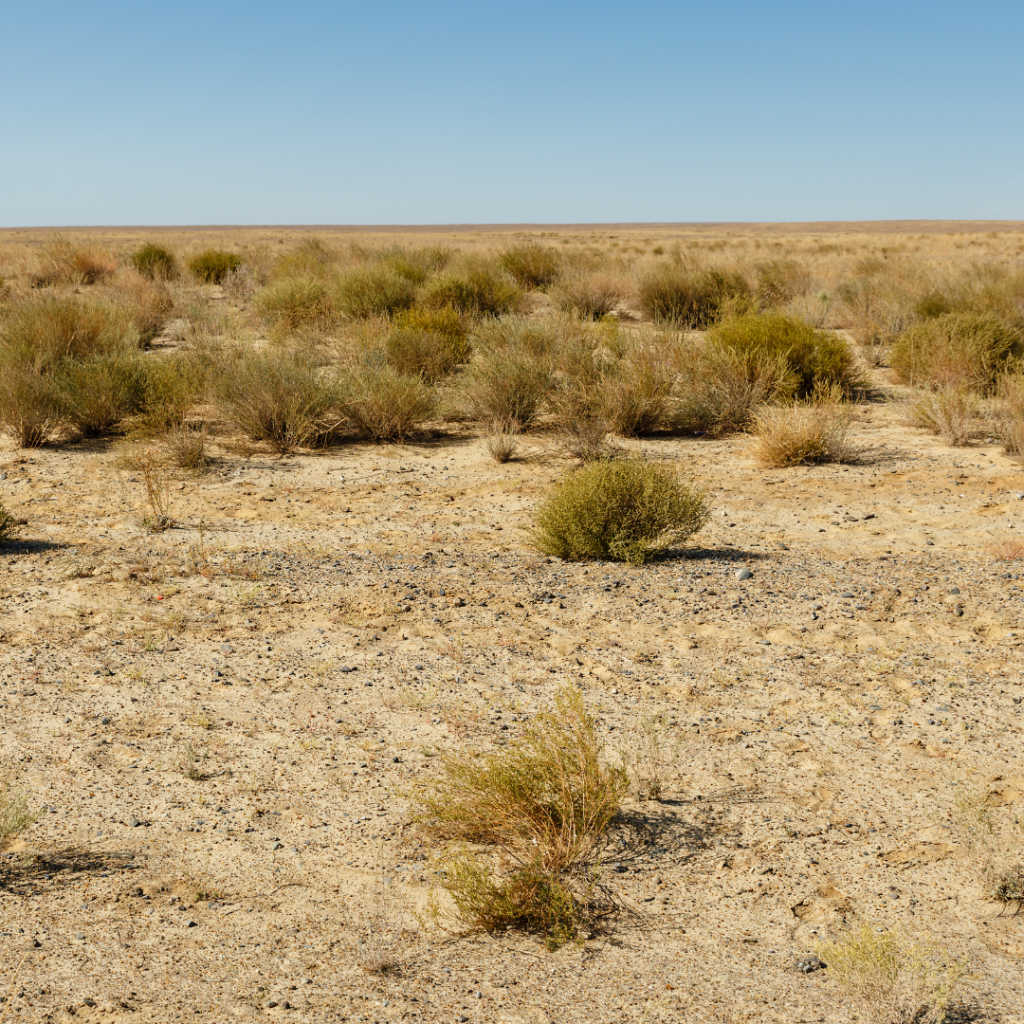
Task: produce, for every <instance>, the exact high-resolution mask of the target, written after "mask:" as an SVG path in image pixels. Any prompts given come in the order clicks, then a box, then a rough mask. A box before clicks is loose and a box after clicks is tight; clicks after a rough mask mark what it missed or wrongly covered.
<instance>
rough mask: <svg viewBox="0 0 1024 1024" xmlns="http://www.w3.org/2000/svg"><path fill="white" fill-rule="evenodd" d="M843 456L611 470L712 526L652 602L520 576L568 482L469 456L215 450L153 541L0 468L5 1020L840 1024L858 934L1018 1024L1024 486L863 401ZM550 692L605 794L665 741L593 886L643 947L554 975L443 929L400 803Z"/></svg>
mask: <svg viewBox="0 0 1024 1024" xmlns="http://www.w3.org/2000/svg"><path fill="white" fill-rule="evenodd" d="M797 227H800V228H801V230H804V231H806V232H807V233H808V234H809V235H811V234H812V233H813V230H815V229H816V226H806V225H805V226H797ZM832 227H833V228H835V229H836V230H840V229H841V228H836V226H832ZM987 228H991V230H996V228H995V227H992V226H986V225H981V226H971V230H977V231H981V230H985V229H987ZM367 230H369V229H367ZM411 230H412V229H410V231H411ZM641 230H642V231H645V232H650V233H651V234H652V236H655V237H662V236H661V234H660V233H659V232H657V231H654V230H653V229H651V228H650V227H645V228H643V229H639V228H638V229H637V233H638V234H639V233H640V232H641ZM695 230H696V229H695ZM822 230H824V228H822ZM851 230H852V229H851ZM871 230H872V231H877V232H879V233H884V230H885V229H884V228H880V227H873V228H871ZM903 230H908V231H918V232H926V231H927V230H928V228H927V227H924V226H921V225H911V226H908V225H904V226H903ZM965 230H966V228H965ZM1013 230H1015V231H1019V230H1020V228H1019V225H1018V226H1014V227H1013ZM275 232H277V233H279V234H280V235H281V239H282V244H283V240H284V239H285V238H286V237H291V236H290V235H286V233H285V232H281V231H279V229H266V231H265V232H264V233H263V234H262V235H260V234H259V232H258V231H257V229H253V235H254V237H255V236H257V235H259V237H261V238H264V237H266V238H270V237H271V236H272V235H273V234H274V233H275ZM168 233H169V232H168ZM235 233H236V234H238V232H237V231H236V232H235ZM302 233H308V232H292V234H293V235H295V236H296V237H298V235H299V234H302ZM93 234H96V232H93ZM16 235H17V233H16V232H9V233H7V234H6V235H5V238H6V239H7V240H8V241H11V240H15V239H14V236H16ZM111 235H112V236H116V237H117V238H120V239H128V238H130V237H131V232H130V231H128V230H124V229H116V230H115V229H111ZM479 237H480V243H481V244H492V243H493V241H494V238H493V237H492V235H490V234H488V233H487V232H484V231H481V232H479ZM609 237H614V236H609ZM665 237H672V235H671V233H665ZM950 239H952V240H950ZM1018 242H1019V236H1018ZM808 244H810V243H808ZM936 244H937V245H938V244H941V245H946V244H948V246H949V248H950V251H952V250H953V249H954V248H956V247H957V246H958V245H959V243H957V242H956V241H955V233H954V234H953V235H950V236H949V238H946V237H945V236H943V239H942V240H941V242H940V243H936ZM999 244H1002V243H999ZM1006 244H1007V245H1009V244H1011V243H1010V242H1009V241H1008V242H1007V243H1006ZM1014 244H1016V243H1014ZM876 376H877V378H878V379H877V383H878V385H879V388H880V391H881V392H882V393H884V392H885V391H886V390H887V389H889V388H891V385H890V384H889V383H888V382H887V379H885V378H884V372H883V371H878V372H877V373H876ZM854 440H855V441H856V442H857V443H859V444H860V445H862V446H863V450H864V454H863V459H862V461H861V463H860V464H858V465H852V466H847V467H842V466H827V467H818V468H810V469H809V468H797V469H787V470H775V471H765V470H764V469H762V468H760V467H758V466H757V465H756V463H755V462H754V460H753V457H752V450H751V442H750V440H749V439H747V438H744V437H735V438H730V439H727V440H723V441H708V440H698V439H679V438H670V439H668V438H666V439H651V440H645V441H642V442H623V444H625V445H627V446H628V447H631V448H633V449H634V450H637V451H643V453H644V454H645V455H646V456H648V457H649V458H652V459H661V460H667V461H669V462H672V463H676V464H679V465H681V466H683V467H686V468H687V469H688V470H689V471H690V472H692V474H693V475H694V476H695V477H696V478H697V480H698V481H699V482H701V483H702V484H703V485H704V486H706V487H707V488H708V489H709V490H710V491H711V492H712V494H713V500H714V503H715V507H716V512H715V515H714V518H713V521H712V523H711V525H709V526H708V527H706V528H705V529H704V530H703V531H702V532H701V533H699V534H698V535H697V536H696V537H695V538H694V539H693V542H692V543H691V544H690V546H688V547H687V548H686V549H683V550H679V551H673V552H670V553H669V555H668V557H666V558H664V559H662V560H659V561H657V562H655V563H654V564H653V565H650V566H647V567H645V568H641V569H635V568H630V567H625V566H621V565H613V564H590V565H574V564H564V563H561V562H558V561H556V560H551V559H547V558H544V557H542V556H538V555H537V554H536V553H534V552H533V551H532V550H531V548H530V547H529V544H528V534H527V531H528V528H529V525H530V510H531V508H532V507H533V505H534V504H535V503H536V501H537V500H538V498H539V497H540V496H541V494H542V493H543V492H544V491H545V490H546V488H547V487H548V486H549V484H550V483H551V482H552V481H554V480H556V479H557V478H559V477H560V476H561V474H562V472H563V471H564V468H565V463H564V462H563V461H561V460H558V459H552V458H550V457H549V456H545V457H544V458H541V457H539V456H537V455H534V456H531V455H530V453H529V452H527V454H526V456H525V457H523V458H521V459H519V460H517V461H513V462H511V463H508V464H507V465H503V466H501V465H497V464H495V463H494V462H493V461H492V460H491V458H490V457H489V456H488V454H487V452H486V449H485V446H484V443H483V441H482V440H481V439H480V438H479V437H478V436H477V435H476V434H475V433H474V432H472V431H469V430H464V429H463V428H458V427H452V426H447V427H445V428H443V431H440V432H439V434H438V436H437V437H436V438H435V439H433V440H428V441H424V442H422V443H414V444H406V445H402V446H392V447H374V446H367V445H350V446H347V447H341V448H337V449H334V450H333V451H330V452H327V453H321V454H309V455H302V456H295V457H290V458H284V459H278V458H275V457H271V456H268V455H261V454H251V453H250V454H240V453H239V452H238V451H237V450H233V449H232V448H231V447H230V446H229V445H225V446H223V447H222V448H220V449H218V451H217V453H216V454H217V461H216V462H215V464H214V468H213V471H212V472H211V473H209V474H207V475H206V476H203V477H199V478H190V477H182V478H180V479H178V478H176V479H175V480H174V482H173V485H172V492H171V497H172V504H171V513H172V515H173V517H174V519H175V521H176V524H177V525H176V526H175V527H174V528H173V529H170V530H168V531H166V532H164V533H159V534H155V535H154V534H148V533H146V532H145V531H144V530H143V529H141V528H140V526H139V525H138V519H139V517H140V516H141V515H142V514H143V513H144V511H145V504H144V496H143V491H142V481H141V480H139V479H135V478H133V477H132V475H131V472H130V471H127V470H119V469H118V464H117V449H116V446H113V445H110V444H107V443H96V442H81V443H77V444H70V445H64V446H59V447H53V448H46V449H40V450H34V451H27V452H18V451H16V450H15V449H14V448H13V447H11V446H10V445H9V444H8V443H7V442H4V443H3V447H2V448H0V498H2V500H3V502H4V503H5V504H6V505H7V507H8V508H9V509H10V510H11V511H12V512H13V513H14V514H15V515H16V516H18V517H20V518H24V519H25V520H27V526H26V527H25V528H24V529H23V530H22V533H21V536H20V538H19V540H18V541H17V542H16V543H13V544H10V545H8V546H6V547H4V548H2V549H0V684H2V685H0V723H2V727H0V765H11V766H13V767H14V768H15V770H16V775H17V778H18V781H19V783H20V784H23V785H25V786H27V787H29V788H30V789H31V791H32V793H33V798H34V801H35V805H36V806H39V804H40V803H41V804H44V805H45V808H46V809H45V811H44V813H42V815H41V817H40V819H39V822H38V823H37V824H36V825H35V826H33V827H32V828H31V829H29V830H28V831H27V832H25V833H24V834H23V835H22V837H21V839H19V840H18V841H17V842H16V843H15V844H14V846H13V847H11V848H10V849H9V850H8V851H7V852H6V853H5V854H3V855H0V995H3V996H6V995H7V994H8V993H10V1002H9V1003H8V1004H7V1005H5V1006H4V1008H3V1010H0V1020H4V1016H3V1014H4V1011H9V1013H8V1014H7V1017H6V1022H8V1024H9V1022H10V1021H65V1020H75V1021H82V1022H88V1021H104V1022H112V1021H122V1020H123V1021H138V1022H143V1021H161V1022H170V1021H195V1022H199V1021H202V1022H207V1021H209V1022H221V1021H225V1020H242V1021H247V1020H262V1019H283V1020H289V1021H296V1022H298V1021H309V1022H314V1021H315V1022H322V1021H359V1020H361V1021H365V1022H372V1021H377V1022H384V1021H398V1020H410V1021H413V1020H418V1021H425V1022H456V1021H467V1022H474V1024H476V1022H481V1024H483V1022H507V1024H542V1022H558V1024H562V1022H570V1024H571V1022H579V1024H583V1022H588V1024H589V1022H595V1024H596V1022H602V1024H604V1022H607V1024H615V1022H621V1021H638V1022H639V1021H646V1022H655V1021H665V1022H679V1021H686V1022H695V1024H696V1022H705V1021H707V1022H711V1021H714V1022H730V1024H731V1022H739V1021H750V1022H762V1021H763V1022H797V1021H803V1022H811V1021H820V1022H832V1021H839V1020H844V1019H847V1018H846V1015H845V1013H844V1012H843V1011H844V1007H843V1006H842V1004H841V997H840V994H839V990H838V988H837V986H836V984H835V982H834V981H831V980H830V979H829V977H828V972H827V970H826V971H820V970H819V971H815V972H813V973H810V974H803V973H801V972H799V971H797V970H796V969H795V964H796V962H797V960H799V959H800V958H801V957H804V956H806V955H807V953H808V951H809V949H810V948H811V946H812V944H813V942H814V941H815V939H816V937H817V936H818V935H825V934H826V933H827V932H828V931H829V929H830V928H834V927H836V926H837V925H839V924H841V923H842V922H843V921H844V920H850V919H853V918H854V917H859V918H862V919H864V920H867V921H869V922H871V923H872V924H874V925H878V926H879V927H891V926H893V925H897V924H900V925H902V926H903V927H904V928H905V929H906V931H907V932H908V933H909V934H911V935H915V936H921V937H925V938H930V939H931V940H934V941H935V942H936V943H938V944H939V945H941V946H944V947H946V948H947V949H948V950H949V952H950V953H951V954H953V955H962V954H965V953H966V954H970V955H971V956H972V957H973V960H974V975H973V978H972V979H971V980H970V982H969V983H968V985H967V991H966V997H967V1005H966V1006H965V1007H964V1008H962V1010H961V1016H960V1017H959V1018H957V1019H960V1020H975V1021H1000V1022H1003V1024H1014V1022H1016V1024H1021V1022H1024V984H1022V983H1021V968H1022V963H1024V914H1020V915H1017V916H1014V914H1013V912H1012V911H1013V908H1012V907H1011V908H1008V909H1003V910H1001V909H1000V907H999V905H998V904H994V903H992V902H987V901H986V900H985V899H984V898H983V886H982V880H981V877H980V874H979V871H978V868H979V866H980V864H981V862H982V859H983V854H984V850H989V849H1000V850H1004V849H1012V848H1013V845H1014V844H1016V848H1017V850H1018V851H1019V849H1020V846H1021V822H1022V821H1024V702H1022V698H1024V678H1022V673H1024V657H1022V644H1024V622H1022V609H1024V569H1021V565H1022V562H1021V561H1020V560H1019V559H1020V556H1021V555H1022V554H1024V536H1020V535H1021V534H1022V533H1024V517H1022V516H1021V512H1022V510H1024V500H1022V499H1024V474H1022V471H1021V466H1020V465H1019V464H1018V463H1016V462H1014V461H1012V460H1010V459H1008V458H1007V457H1006V456H1005V455H1003V454H1002V451H1001V447H1000V445H998V444H996V443H995V442H993V443H988V444H986V443H981V444H976V445H974V446H972V447H970V448H966V449H953V448H948V447H946V446H944V445H943V444H942V442H941V441H939V440H938V439H936V438H934V437H932V436H931V435H928V434H925V433H924V432H923V431H919V430H915V429H912V428H909V427H907V426H905V425H903V423H902V421H901V420H900V418H899V414H898V412H897V410H896V409H895V408H894V407H893V406H891V405H888V404H887V403H886V402H885V401H884V399H882V398H880V399H878V400H876V401H874V402H871V403H865V404H862V405H861V406H859V407H858V412H857V421H856V424H855V429H854ZM534 443H536V444H538V445H540V444H541V441H536V442H534ZM1018 539H1019V540H1020V541H1021V543H1020V546H1019V547H1018V548H1016V549H1015V548H1014V542H1015V541H1017V540H1018ZM997 553H1004V554H1005V553H1011V554H1013V553H1015V554H1016V556H1017V557H1016V559H1014V560H1000V559H997V558H996V557H995V555H996V554H997ZM742 569H748V570H749V571H750V573H751V574H752V575H751V576H750V578H749V579H745V580H741V579H739V578H738V575H737V573H738V572H739V571H740V570H742ZM567 682H571V683H573V684H575V685H579V686H580V687H582V688H583V692H584V694H585V696H586V699H587V701H588V702H589V704H590V706H591V707H592V708H593V709H595V710H596V711H598V712H599V715H600V722H601V727H602V729H603V730H605V732H606V738H607V744H608V748H609V751H610V752H611V753H612V754H614V753H615V752H616V751H618V750H620V749H622V748H624V747H625V748H629V747H630V746H632V745H635V744H636V742H637V741H638V740H637V737H638V735H639V732H640V728H641V723H642V722H643V720H644V719H645V717H646V716H650V715H651V714H652V713H661V714H664V715H665V716H666V718H667V720H668V721H669V722H670V723H671V733H672V737H673V738H672V740H671V742H670V743H669V744H667V746H666V753H665V756H666V760H667V762H668V763H667V766H666V768H665V772H666V775H667V785H666V792H665V794H664V797H663V799H662V800H661V801H660V802H651V801H648V802H638V801H633V800H631V801H630V802H628V803H627V806H626V815H625V821H624V823H623V824H622V826H621V827H620V830H619V832H618V835H619V836H620V837H621V838H620V841H619V845H618V846H617V847H616V848H615V849H614V851H613V853H612V855H610V856H609V858H608V860H607V863H606V864H605V867H604V872H605V879H606V881H607V882H608V884H609V885H610V886H611V887H612V888H613V889H614V891H615V892H616V893H617V894H618V896H619V898H620V900H621V902H622V904H623V906H624V908H626V909H625V910H624V912H623V913H622V914H621V915H620V917H619V918H618V919H617V920H616V921H613V922H609V926H608V928H607V929H605V930H601V931H598V932H597V933H595V934H593V935H592V936H591V937H590V938H588V939H586V940H585V941H583V942H581V943H580V944H573V943H570V944H568V945H566V946H564V947H562V948H561V949H560V950H558V951H556V952H548V951H547V949H546V948H545V946H544V944H543V942H542V941H541V940H540V939H536V938H532V937H529V936H523V935H520V934H517V933H514V932H508V933H505V934H502V935H500V936H490V935H481V934H465V933H462V932H460V931H459V930H458V929H457V928H456V927H454V925H452V924H451V923H449V926H448V930H447V931H446V930H443V929H441V928H438V927H435V926H433V925H432V924H431V922H430V920H429V918H428V917H426V916H424V914H423V911H424V909H425V908H426V906H427V903H428V896H429V894H430V892H431V891H432V889H433V888H434V873H433V872H434V869H433V867H432V864H431V860H430V855H431V850H430V849H429V848H428V847H427V845H426V844H425V843H424V842H423V840H422V838H421V837H420V836H419V835H418V834H417V831H416V828H415V822H414V807H413V805H412V803H411V800H410V793H411V791H412V790H413V788H414V786H415V783H416V782H417V780H420V779H425V778H429V777H430V776H431V775H432V774H433V773H436V772H437V771H438V760H439V758H438V755H439V753H440V752H441V751H443V750H447V749H452V748H454V747H457V746H459V745H461V744H471V745H477V746H481V745H482V746H488V745H498V744H502V743H507V742H509V741H511V740H513V739H514V738H515V737H516V736H517V735H518V734H519V732H520V731H521V730H522V728H523V727H524V724H525V723H526V722H527V721H528V720H529V718H530V716H531V715H532V714H533V713H535V712H536V711H538V710H541V709H543V708H545V707H547V706H549V705H550V702H551V699H552V696H553V694H554V693H555V692H556V690H557V688H558V687H560V686H562V685H565V684H566V683H567ZM672 747H678V750H677V753H676V754H675V756H672V749H671V748H672ZM977 812H981V813H983V814H984V816H985V817H986V820H988V821H990V822H991V823H992V828H993V831H992V832H991V833H987V832H986V834H985V835H984V836H982V837H981V840H980V842H981V845H980V846H979V845H971V820H977ZM972 814H975V819H972V817H971V815H972ZM975 838H976V839H977V838H978V837H977V836H976V835H975ZM382 933H383V934H382ZM382 946H383V947H384V948H385V949H387V950H389V951H390V952H391V954H392V955H393V958H394V959H395V960H396V962H397V966H396V968H395V969H394V970H393V971H392V972H390V973H388V974H387V975H379V974H375V973H372V972H371V971H369V970H368V969H367V968H368V967H371V966H372V964H373V962H374V960H375V958H376V957H377V955H378V952H379V950H380V948H381V947H382Z"/></svg>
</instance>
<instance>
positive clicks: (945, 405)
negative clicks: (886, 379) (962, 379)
mask: <svg viewBox="0 0 1024 1024" xmlns="http://www.w3.org/2000/svg"><path fill="white" fill-rule="evenodd" d="M979 408H980V401H979V399H978V396H977V395H976V394H974V393H973V392H971V391H968V390H966V389H965V388H942V389H940V390H938V391H931V392H928V393H927V394H925V395H923V396H922V397H921V398H919V399H917V401H915V402H913V403H912V404H911V405H910V407H909V409H908V414H907V420H908V422H909V423H910V424H911V425H912V426H915V427H923V428H924V429H925V430H930V431H931V432H932V433H933V434H938V435H939V437H941V438H942V440H943V441H945V442H946V444H948V445H953V446H954V447H958V448H963V447H966V446H967V445H969V444H970V443H971V441H973V440H974V438H975V436H976V435H977V433H978V413H979Z"/></svg>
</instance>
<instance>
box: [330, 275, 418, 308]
mask: <svg viewBox="0 0 1024 1024" xmlns="http://www.w3.org/2000/svg"><path fill="white" fill-rule="evenodd" d="M332 297H333V301H334V304H335V306H336V307H337V308H338V309H339V310H340V311H341V312H342V313H345V314H346V315H348V316H352V317H374V316H392V315H394V314H395V313H398V312H399V311H400V310H403V309H408V308H409V307H410V306H411V305H412V304H413V302H415V301H416V285H415V284H413V282H412V281H410V280H409V279H408V278H407V277H404V276H403V275H402V274H399V273H397V272H396V271H395V270H393V269H392V268H391V267H388V266H370V267H354V268H353V269H351V270H348V271H346V272H345V273H344V274H342V275H341V276H340V277H339V278H338V279H337V280H336V282H335V284H334V289H333V296H332Z"/></svg>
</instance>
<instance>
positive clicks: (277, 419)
mask: <svg viewBox="0 0 1024 1024" xmlns="http://www.w3.org/2000/svg"><path fill="white" fill-rule="evenodd" d="M215 390H216V394H217V398H218V401H219V402H220V404H221V406H222V408H223V409H224V411H225V413H226V414H227V416H228V418H229V419H230V421H231V422H232V423H233V424H234V426H235V427H236V428H237V429H238V430H240V431H241V432H242V433H243V434H244V435H245V436H246V437H248V438H249V439H250V440H253V441H261V442H265V443H267V444H269V445H270V446H271V447H272V448H273V449H274V450H275V451H277V452H278V453H279V454H281V455H285V454H287V453H288V452H291V451H294V449H295V448H298V447H309V446H313V445H318V444H326V443H328V442H329V441H330V440H332V439H333V438H334V437H335V436H336V435H337V434H338V432H339V429H340V426H341V423H342V422H343V416H342V414H341V413H340V411H339V408H340V401H339V393H338V386H337V384H336V382H335V381H334V380H333V379H331V378H329V377H328V376H327V375H326V374H325V373H324V372H323V371H322V370H321V369H320V368H319V367H317V366H316V364H314V363H313V362H312V361H310V360H309V359H307V358H305V357H304V356H301V355H299V354H298V353H290V352H268V351H251V350H250V351H246V352H240V353H238V354H236V355H235V356H234V358H232V359H228V360H226V361H225V362H224V363H223V364H221V365H220V366H218V367H217V381H216V387H215Z"/></svg>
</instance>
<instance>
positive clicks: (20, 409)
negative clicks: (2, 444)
mask: <svg viewBox="0 0 1024 1024" xmlns="http://www.w3.org/2000/svg"><path fill="white" fill-rule="evenodd" d="M59 422H60V417H59V414H58V411H57V408H56V405H55V403H54V397H53V391H52V389H51V388H50V387H49V381H48V379H47V378H46V377H44V376H43V375H42V374H40V373H38V372H37V371H36V370H35V368H34V367H33V366H31V365H27V364H26V363H25V362H24V360H21V359H19V358H17V357H16V356H15V357H14V358H12V357H11V354H10V353H0V426H2V427H3V429H4V431H5V432H6V433H8V434H10V435H11V436H12V437H13V438H14V439H15V441H16V442H17V444H18V446H19V447H20V448H38V447H39V446H40V445H43V444H45V443H46V442H47V441H48V440H49V439H50V437H51V436H52V434H53V432H54V431H55V430H56V429H57V427H58V425H59Z"/></svg>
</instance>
